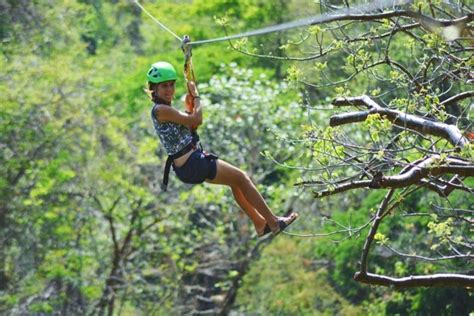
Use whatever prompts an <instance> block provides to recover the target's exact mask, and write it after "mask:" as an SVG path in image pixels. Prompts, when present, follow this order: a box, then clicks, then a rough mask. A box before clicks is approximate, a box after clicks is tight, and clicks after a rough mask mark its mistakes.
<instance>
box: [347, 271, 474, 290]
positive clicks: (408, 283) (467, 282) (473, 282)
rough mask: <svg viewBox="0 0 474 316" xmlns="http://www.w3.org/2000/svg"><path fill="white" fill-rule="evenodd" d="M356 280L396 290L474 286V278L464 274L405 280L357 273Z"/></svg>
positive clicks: (427, 276)
mask: <svg viewBox="0 0 474 316" xmlns="http://www.w3.org/2000/svg"><path fill="white" fill-rule="evenodd" d="M354 280H356V281H358V282H362V283H367V284H372V285H383V286H390V287H395V288H399V289H400V288H413V287H422V286H426V287H453V286H456V287H466V288H472V287H473V286H474V276H471V275H464V274H450V273H445V274H431V275H421V276H420V275H415V276H408V277H404V278H391V277H387V276H384V275H379V274H372V273H365V274H364V273H362V272H357V273H356V274H355V275H354Z"/></svg>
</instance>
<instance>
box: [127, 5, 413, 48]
mask: <svg viewBox="0 0 474 316" xmlns="http://www.w3.org/2000/svg"><path fill="white" fill-rule="evenodd" d="M412 1H413V0H375V1H373V2H371V3H366V4H360V5H357V6H354V7H351V8H343V9H339V10H336V11H333V12H330V13H324V14H320V15H316V16H311V17H308V18H303V19H299V20H296V21H292V22H286V23H281V24H277V25H273V26H268V27H264V28H261V29H257V30H254V31H249V32H244V33H239V34H235V35H229V36H224V37H218V38H211V39H206V40H199V41H194V42H189V43H187V45H190V46H196V45H202V44H207V43H215V42H222V41H228V40H231V39H238V38H242V37H251V36H257V35H263V34H268V33H274V32H278V31H284V30H288V29H292V28H296V27H301V26H305V25H313V24H316V23H318V24H319V23H323V22H330V21H332V20H335V19H337V18H340V17H341V15H349V14H354V13H356V14H363V13H367V12H369V11H372V10H377V9H378V10H384V9H387V8H389V7H395V6H398V5H404V4H408V3H410V2H412ZM134 2H135V4H136V5H137V6H139V7H140V9H142V11H143V12H145V13H146V14H147V15H148V16H150V17H151V18H152V19H153V21H155V22H156V23H157V24H158V25H160V26H161V27H162V28H163V29H165V30H166V31H168V32H169V33H171V34H172V35H173V36H174V37H176V39H178V40H179V41H180V42H181V41H183V39H182V38H180V37H179V36H178V35H176V34H175V33H173V32H172V31H171V30H170V29H169V28H167V27H166V26H165V25H164V24H163V23H161V22H160V21H158V19H156V18H155V17H154V16H153V15H151V14H150V13H149V12H148V11H147V10H146V9H145V8H144V7H143V6H142V5H141V4H140V3H139V2H138V0H134Z"/></svg>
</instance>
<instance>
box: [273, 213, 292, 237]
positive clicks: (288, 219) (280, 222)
mask: <svg viewBox="0 0 474 316" xmlns="http://www.w3.org/2000/svg"><path fill="white" fill-rule="evenodd" d="M297 218H298V213H294V212H291V213H290V214H289V215H288V216H284V217H278V219H277V222H276V224H277V227H276V228H274V229H272V234H273V236H276V235H278V234H279V233H281V232H282V231H284V230H285V229H286V228H287V227H288V226H290V225H291V223H293V222H294V221H295V220H296V219H297Z"/></svg>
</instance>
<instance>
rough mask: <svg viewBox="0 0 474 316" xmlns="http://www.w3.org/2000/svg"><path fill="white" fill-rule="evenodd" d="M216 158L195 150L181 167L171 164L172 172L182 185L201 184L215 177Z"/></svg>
mask: <svg viewBox="0 0 474 316" xmlns="http://www.w3.org/2000/svg"><path fill="white" fill-rule="evenodd" d="M217 158H218V157H217V156H216V155H213V154H210V153H206V152H203V151H201V150H196V151H195V152H193V153H192V154H191V156H189V158H188V160H186V162H185V163H184V165H182V166H181V167H176V166H175V165H174V164H173V170H174V172H175V173H176V175H177V176H178V178H179V180H181V181H183V182H184V183H191V184H197V183H203V182H204V181H205V180H206V179H209V180H212V179H214V178H215V177H216V174H217Z"/></svg>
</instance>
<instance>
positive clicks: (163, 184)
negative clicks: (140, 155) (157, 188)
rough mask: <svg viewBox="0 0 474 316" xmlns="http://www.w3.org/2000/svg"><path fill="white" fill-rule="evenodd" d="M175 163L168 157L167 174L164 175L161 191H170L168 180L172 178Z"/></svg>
mask: <svg viewBox="0 0 474 316" xmlns="http://www.w3.org/2000/svg"><path fill="white" fill-rule="evenodd" d="M172 163H173V158H172V157H171V156H168V159H166V165H165V172H164V173H163V183H161V190H162V191H163V192H166V191H167V189H168V178H169V176H170V169H171V164H172Z"/></svg>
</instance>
